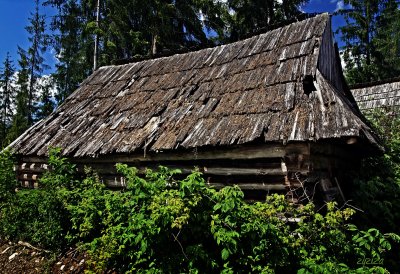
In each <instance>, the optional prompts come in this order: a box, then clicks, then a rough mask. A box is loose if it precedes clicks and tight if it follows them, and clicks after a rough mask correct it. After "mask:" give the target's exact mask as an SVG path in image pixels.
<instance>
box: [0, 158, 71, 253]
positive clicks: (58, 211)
mask: <svg viewBox="0 0 400 274" xmlns="http://www.w3.org/2000/svg"><path fill="white" fill-rule="evenodd" d="M0 159H1V166H0V174H1V175H0V176H1V178H0V179H1V181H0V183H1V186H0V189H1V192H2V193H6V194H7V195H5V194H3V195H2V197H4V199H2V201H1V210H0V233H1V235H3V236H5V237H7V238H9V239H12V240H23V241H28V242H30V243H32V244H35V245H38V246H40V247H43V248H48V249H52V250H60V249H62V248H64V244H65V242H66V241H65V236H66V233H67V231H68V230H69V227H70V221H69V219H70V218H69V215H68V211H67V210H66V208H65V207H64V205H63V201H62V199H61V197H60V195H59V191H58V188H56V187H55V184H56V182H60V184H61V182H62V183H66V182H67V181H68V180H70V179H71V178H70V175H69V174H70V172H71V170H72V169H71V166H70V165H69V164H68V163H65V164H63V166H64V167H67V168H69V169H70V170H69V172H65V170H64V169H57V166H56V164H57V161H59V160H62V159H61V158H59V157H58V152H57V151H56V150H52V151H51V153H50V160H49V163H50V165H51V166H52V167H53V170H52V171H51V172H47V173H46V174H45V175H44V176H43V179H42V181H41V185H42V186H43V188H41V189H35V190H33V189H32V190H19V191H15V186H16V177H15V172H14V171H13V169H12V167H13V165H14V162H13V159H12V156H11V154H10V153H9V152H2V153H1V154H0ZM64 161H65V160H64ZM65 174H67V175H65ZM50 182H51V184H50ZM0 195H1V194H0Z"/></svg>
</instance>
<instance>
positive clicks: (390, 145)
mask: <svg viewBox="0 0 400 274" xmlns="http://www.w3.org/2000/svg"><path fill="white" fill-rule="evenodd" d="M392 114H393V113H392ZM392 114H391V111H390V110H389V109H386V110H375V111H373V112H369V113H367V118H368V119H369V120H370V121H371V123H372V124H373V126H374V128H375V131H376V132H377V133H378V134H379V136H380V138H381V140H382V142H383V144H384V146H385V153H384V154H383V155H381V156H375V157H370V158H367V159H365V160H364V161H363V163H362V168H361V172H360V173H359V174H357V178H356V180H355V182H354V188H353V189H352V191H351V193H350V194H351V196H350V199H351V200H352V203H353V204H354V205H356V206H357V207H358V208H360V209H362V210H363V213H359V214H357V215H356V216H355V219H354V222H355V224H357V225H358V226H359V227H360V228H362V229H368V228H369V227H371V226H374V227H376V228H378V229H379V230H381V231H383V232H389V231H392V232H395V233H397V234H400V227H399V225H398V221H399V220H400V203H399V199H400V117H399V116H398V114H397V115H396V114H395V115H392ZM393 248H394V251H393V252H392V254H395V255H394V256H393V257H392V258H388V259H387V260H386V264H387V265H390V267H391V268H392V270H394V271H397V272H399V271H400V264H399V256H398V254H399V252H400V247H399V245H396V246H394V247H393Z"/></svg>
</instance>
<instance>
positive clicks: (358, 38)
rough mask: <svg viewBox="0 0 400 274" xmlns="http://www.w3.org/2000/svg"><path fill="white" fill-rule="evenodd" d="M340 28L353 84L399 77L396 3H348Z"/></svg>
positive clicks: (399, 37) (391, 0)
mask: <svg viewBox="0 0 400 274" xmlns="http://www.w3.org/2000/svg"><path fill="white" fill-rule="evenodd" d="M344 3H345V4H347V5H349V6H350V8H349V9H346V10H342V11H340V12H341V13H342V14H343V15H344V18H345V21H346V25H344V26H342V27H340V28H339V31H340V32H341V34H342V37H341V38H342V40H343V42H344V43H345V46H344V48H343V50H344V51H343V53H344V54H343V59H344V62H345V63H346V78H347V80H348V82H349V83H350V84H355V83H364V82H371V81H376V80H382V79H387V78H391V77H397V76H398V75H399V72H400V47H399V45H400V32H399V25H400V19H399V18H400V11H399V9H398V1H395V0H345V1H344Z"/></svg>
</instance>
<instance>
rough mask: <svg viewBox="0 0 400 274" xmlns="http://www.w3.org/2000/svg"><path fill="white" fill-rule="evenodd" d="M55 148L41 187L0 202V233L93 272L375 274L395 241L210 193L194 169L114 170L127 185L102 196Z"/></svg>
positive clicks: (310, 213)
mask: <svg viewBox="0 0 400 274" xmlns="http://www.w3.org/2000/svg"><path fill="white" fill-rule="evenodd" d="M59 152H60V151H59V150H52V151H51V153H50V160H49V162H50V164H51V166H52V171H51V172H49V173H47V174H46V175H45V176H43V178H42V180H41V185H42V189H39V190H29V191H19V192H17V193H14V192H10V193H13V194H12V195H8V196H7V197H9V198H8V199H7V200H6V201H5V202H2V204H1V206H2V209H1V213H0V214H1V219H0V229H1V230H0V231H1V234H2V235H7V236H8V237H13V238H17V239H24V240H27V241H30V242H32V243H37V244H38V245H40V246H45V247H49V248H52V249H59V248H60V247H61V246H62V244H64V243H65V242H66V241H68V243H69V244H70V245H75V244H76V245H78V246H79V247H80V248H81V249H83V250H85V251H87V252H88V254H89V255H90V256H89V257H90V261H89V267H90V270H91V271H93V272H95V273H103V272H104V271H106V270H111V271H112V270H115V271H118V272H122V273H123V272H125V273H176V272H180V273H182V272H184V273H274V272H278V273H280V272H285V273H288V272H289V273H290V272H296V271H298V272H299V273H332V272H338V273H339V272H349V273H385V272H386V270H385V268H384V265H385V264H386V261H385V260H386V255H387V254H388V252H389V251H390V250H391V249H392V245H393V243H398V242H399V241H400V237H399V236H397V235H396V234H392V233H387V234H383V233H381V232H380V231H379V230H377V229H368V230H359V229H358V228H357V227H356V226H355V225H351V224H350V223H349V222H350V220H351V218H352V216H353V215H354V213H355V212H354V210H352V209H348V208H347V209H338V208H337V207H336V204H334V203H328V204H327V205H326V207H327V209H326V213H324V214H322V213H319V212H316V211H315V208H314V205H313V204H311V203H310V204H307V205H305V206H294V205H293V204H290V203H289V202H288V201H287V200H286V199H285V198H284V196H282V195H271V196H268V197H267V198H266V201H265V202H256V203H252V204H250V203H248V202H246V201H245V200H244V198H243V196H244V195H243V192H242V191H241V190H240V189H239V188H238V187H236V186H233V187H225V188H223V189H221V190H219V191H217V190H215V189H213V188H210V187H208V186H207V185H206V183H205V181H204V179H203V177H202V174H201V173H199V172H198V171H196V170H195V171H193V173H192V174H190V175H189V176H187V177H186V178H185V179H183V180H175V179H174V177H175V175H177V174H179V173H180V172H179V171H178V170H169V169H167V168H164V167H160V168H159V170H158V171H151V170H147V171H146V174H145V176H144V177H143V176H138V174H137V169H135V168H133V167H128V166H126V165H122V164H118V165H117V170H118V171H119V172H120V173H121V174H122V175H123V176H124V177H125V179H126V184H127V187H126V188H125V189H121V190H119V191H113V190H109V189H107V188H105V187H104V185H103V184H102V183H101V182H100V180H99V178H98V176H97V175H96V174H95V173H94V172H92V171H91V170H90V169H87V170H86V174H87V175H86V178H85V179H84V180H81V181H79V180H76V179H75V177H74V170H75V166H74V165H71V164H70V163H68V161H67V160H66V159H64V158H61V157H60V156H59ZM6 166H8V165H6ZM10 178H11V177H10ZM366 260H369V261H368V262H371V261H372V262H373V263H374V264H373V265H370V264H368V263H366Z"/></svg>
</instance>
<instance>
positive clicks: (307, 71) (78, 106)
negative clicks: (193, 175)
mask: <svg viewBox="0 0 400 274" xmlns="http://www.w3.org/2000/svg"><path fill="white" fill-rule="evenodd" d="M323 37H325V38H324V39H326V40H328V41H325V42H324V46H323V49H324V52H328V53H330V54H331V53H332V52H334V50H333V41H332V40H331V38H332V33H331V28H330V18H329V15H327V14H322V15H319V16H316V17H314V18H310V19H307V20H304V21H301V22H297V23H293V24H291V25H288V26H285V27H282V28H279V29H275V30H272V31H270V32H267V33H264V34H261V35H258V36H254V37H252V38H249V39H246V40H243V41H239V42H236V43H232V44H228V45H222V46H218V47H215V48H209V49H204V50H200V51H197V52H191V53H187V54H178V55H174V56H171V57H164V58H159V59H154V60H147V61H141V62H138V63H133V64H127V65H121V66H107V67H102V68H100V69H98V70H97V71H96V72H94V73H93V74H92V75H91V76H90V77H89V78H88V79H87V80H85V81H84V82H83V83H82V85H81V86H80V87H79V88H78V89H77V90H76V91H75V92H74V93H73V94H72V95H71V96H70V97H68V98H67V100H66V101H65V102H64V104H62V105H61V106H60V107H59V108H58V109H57V110H56V111H55V112H54V113H53V114H52V115H50V116H49V117H48V118H46V119H44V120H43V121H40V122H39V123H37V124H36V125H34V126H33V127H32V128H30V129H29V130H28V131H27V132H26V133H25V134H24V135H22V136H21V137H20V138H19V139H17V140H16V141H15V142H14V143H13V144H12V145H11V147H12V148H13V149H14V150H15V152H16V153H17V154H24V155H38V156H43V155H46V153H47V150H48V147H49V146H52V147H61V148H62V149H63V154H64V155H68V156H74V157H85V156H98V155H103V154H110V153H132V152H135V151H138V150H146V151H157V150H173V149H178V148H196V147H203V146H229V145H236V144H244V143H250V142H253V141H255V140H257V141H258V142H259V141H260V140H262V141H264V142H281V143H282V142H283V143H286V142H290V141H316V140H320V139H330V138H341V137H349V136H371V134H370V133H369V131H370V128H369V127H368V126H367V125H366V124H365V123H364V122H363V120H362V119H361V118H360V117H359V114H358V112H357V111H356V110H354V109H353V108H352V106H351V103H349V100H348V98H347V99H346V98H345V96H344V95H343V94H345V93H343V92H342V91H341V90H338V88H340V87H341V86H343V85H337V83H336V84H334V85H332V84H331V82H330V81H328V80H327V79H330V80H332V79H331V78H333V77H335V76H337V75H338V73H332V70H335V69H336V67H335V66H334V67H328V65H329V66H331V65H332V64H333V65H335V61H337V60H336V59H334V56H333V57H332V56H331V55H332V54H331V55H329V56H324V55H321V54H320V53H321V50H320V48H321V42H322V41H321V40H322V39H323ZM323 58H327V59H329V58H330V59H329V60H326V62H325V60H324V59H323ZM317 63H318V64H319V65H317ZM324 65H325V67H324V69H321V70H320V69H319V67H318V66H324ZM320 71H321V72H320ZM325 71H327V73H329V75H330V78H326V77H325V76H326V75H323V74H324V72H325ZM307 77H308V78H309V79H311V83H309V84H310V85H311V87H313V86H314V89H311V90H307V89H309V88H308V87H306V85H305V84H304V83H303V81H304V80H305V79H307ZM350 101H351V100H350ZM370 141H371V142H374V140H373V138H372V139H370Z"/></svg>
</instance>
